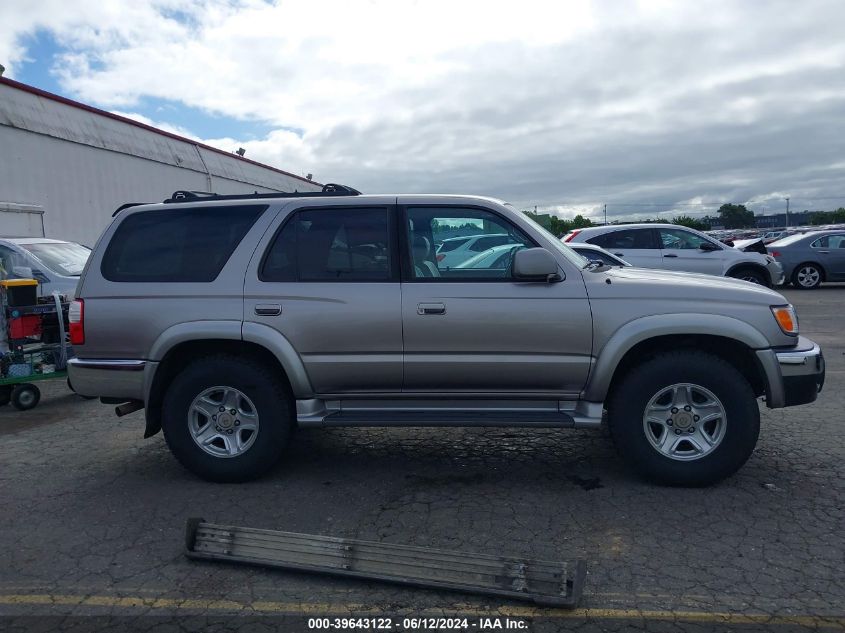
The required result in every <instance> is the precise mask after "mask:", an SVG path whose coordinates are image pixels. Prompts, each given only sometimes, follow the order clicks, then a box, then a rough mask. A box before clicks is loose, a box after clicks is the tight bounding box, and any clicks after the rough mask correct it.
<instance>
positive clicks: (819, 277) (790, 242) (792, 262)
mask: <svg viewBox="0 0 845 633" xmlns="http://www.w3.org/2000/svg"><path fill="white" fill-rule="evenodd" d="M768 248H769V253H770V254H771V256H772V257H774V258H775V259H776V260H778V262H780V264H781V266H783V272H784V275H785V276H786V279H787V280H789V281H790V282H791V283H792V285H793V286H795V287H796V288H801V289H804V290H810V289H813V288H818V287H819V286H820V285H821V283H822V282H824V281H845V229H838V230H832V231H808V232H806V233H797V234H795V235H790V236H788V237H784V238H781V239H780V240H777V241H775V242H772V243H771V244H769V246H768Z"/></svg>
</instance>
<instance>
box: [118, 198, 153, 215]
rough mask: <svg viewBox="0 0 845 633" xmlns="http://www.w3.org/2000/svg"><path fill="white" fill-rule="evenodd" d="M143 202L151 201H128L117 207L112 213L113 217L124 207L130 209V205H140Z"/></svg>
mask: <svg viewBox="0 0 845 633" xmlns="http://www.w3.org/2000/svg"><path fill="white" fill-rule="evenodd" d="M142 204H149V202H127V203H126V204H122V205H120V206H119V207H118V208H117V209H115V210H114V213H112V214H111V217H115V216H116V215H117V214H118V213H120V212H121V211H123V210H124V209H128V208H130V207H138V206H140V205H142Z"/></svg>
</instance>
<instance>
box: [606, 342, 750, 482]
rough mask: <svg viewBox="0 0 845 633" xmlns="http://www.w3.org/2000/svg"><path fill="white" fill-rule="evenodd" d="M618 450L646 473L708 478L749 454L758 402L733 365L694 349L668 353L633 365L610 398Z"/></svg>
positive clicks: (666, 478) (663, 478)
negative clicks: (634, 366)
mask: <svg viewBox="0 0 845 633" xmlns="http://www.w3.org/2000/svg"><path fill="white" fill-rule="evenodd" d="M608 421H609V426H610V432H611V434H612V436H613V440H614V443H615V444H616V447H617V450H618V451H619V453H620V454H621V455H622V457H623V458H624V459H625V461H627V462H628V463H629V464H630V465H631V466H633V468H634V469H636V470H637V471H639V473H640V474H642V475H644V476H645V477H646V478H648V479H650V480H652V481H655V482H657V483H661V484H665V485H670V486H707V485H710V484H713V483H716V482H718V481H720V480H722V479H724V478H725V477H728V476H730V475H732V474H733V473H735V472H736V471H737V470H738V469H739V468H740V467H741V466H742V465H743V464H744V463H745V462H746V460H748V458H749V457H750V456H751V453H752V452H753V451H754V446H755V445H756V443H757V436H758V433H759V430H760V410H759V408H758V406H757V400H756V398H755V396H754V392H753V391H752V389H751V386H750V385H749V384H748V381H747V380H746V379H745V377H744V376H743V375H742V373H740V372H739V371H738V370H737V369H736V368H735V367H734V366H733V365H731V364H730V363H728V362H726V361H724V360H722V359H720V358H718V357H716V356H712V355H710V354H706V353H704V352H696V351H679V352H670V353H664V354H661V355H659V356H656V357H655V358H653V359H651V360H649V361H647V362H646V363H644V364H642V365H640V366H639V367H636V368H635V369H633V370H631V371H630V372H629V373H628V374H627V375H626V376H625V377H624V378H623V380H622V384H620V385H619V386H618V387H617V388H616V389H615V390H614V393H613V395H612V396H611V398H610V402H609V403H608Z"/></svg>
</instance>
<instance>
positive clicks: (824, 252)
mask: <svg viewBox="0 0 845 633" xmlns="http://www.w3.org/2000/svg"><path fill="white" fill-rule="evenodd" d="M819 253H821V254H822V255H830V251H819Z"/></svg>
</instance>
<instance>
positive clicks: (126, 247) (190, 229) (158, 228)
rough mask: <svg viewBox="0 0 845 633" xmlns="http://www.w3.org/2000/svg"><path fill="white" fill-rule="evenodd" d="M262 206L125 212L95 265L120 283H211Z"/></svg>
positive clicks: (105, 276)
mask: <svg viewBox="0 0 845 633" xmlns="http://www.w3.org/2000/svg"><path fill="white" fill-rule="evenodd" d="M266 209H267V207H266V206H257V205H244V206H233V207H198V208H194V207H190V208H182V209H161V210H157V211H145V212H141V213H136V214H134V215H130V216H129V217H127V218H126V219H125V220H124V221H123V222H121V224H120V226H118V227H117V230H116V231H115V232H114V235H113V236H112V239H111V241H110V242H109V245H108V247H107V248H106V252H105V254H104V255H103V262H102V265H101V267H100V269H101V272H102V274H103V277H104V278H106V279H108V280H109V281H120V282H210V281H214V280H215V279H216V278H217V276H218V275H219V274H220V271H221V270H223V266H225V265H226V262H227V261H229V258H230V257H231V256H232V253H233V252H234V250H235V248H236V247H237V246H238V244H240V242H241V240H242V239H243V238H244V236H245V235H246V233H247V231H249V229H250V228H251V227H252V225H253V224H255V221H256V220H257V219H258V217H259V216H260V215H261V214H262V213H263V212H264V211H265V210H266Z"/></svg>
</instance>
